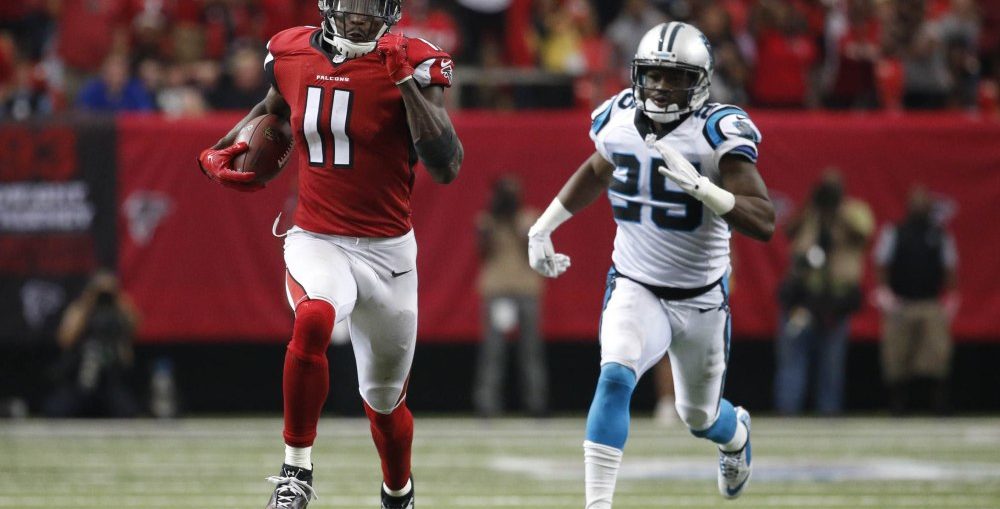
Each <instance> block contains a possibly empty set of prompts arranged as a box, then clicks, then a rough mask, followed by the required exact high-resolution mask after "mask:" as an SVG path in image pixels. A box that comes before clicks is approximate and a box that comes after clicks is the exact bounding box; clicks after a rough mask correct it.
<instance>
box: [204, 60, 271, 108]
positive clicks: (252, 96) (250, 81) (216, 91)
mask: <svg viewBox="0 0 1000 509" xmlns="http://www.w3.org/2000/svg"><path fill="white" fill-rule="evenodd" d="M263 61H264V55H262V54H261V53H260V52H259V51H257V50H255V49H253V48H252V47H250V46H244V47H241V48H238V49H236V50H235V51H233V53H232V54H231V55H230V56H229V59H228V61H227V62H226V72H225V74H223V76H222V78H221V79H219V80H218V82H217V83H216V84H215V86H214V88H212V89H211V90H210V91H209V92H208V94H207V96H208V103H209V104H210V105H211V107H212V108H213V109H216V110H249V109H250V108H253V107H254V106H255V105H256V104H257V103H258V102H260V98H261V97H264V96H265V95H267V91H268V89H269V88H270V87H271V84H270V83H266V82H265V80H264V66H263V65H261V62H263Z"/></svg>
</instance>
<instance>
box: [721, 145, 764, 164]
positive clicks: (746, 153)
mask: <svg viewBox="0 0 1000 509" xmlns="http://www.w3.org/2000/svg"><path fill="white" fill-rule="evenodd" d="M728 154H735V155H740V156H743V157H746V158H747V159H749V160H750V162H751V163H756V162H757V151H756V150H754V149H752V148H750V147H748V146H746V145H740V146H739V147H736V148H734V149H732V150H730V151H729V152H726V155H728Z"/></svg>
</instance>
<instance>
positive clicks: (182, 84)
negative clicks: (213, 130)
mask: <svg viewBox="0 0 1000 509" xmlns="http://www.w3.org/2000/svg"><path fill="white" fill-rule="evenodd" d="M218 74H219V72H218V66H217V65H215V63H214V62H211V61H207V60H206V61H203V62H198V63H193V64H172V65H169V66H167V67H166V68H165V69H164V73H163V75H164V77H163V85H162V86H161V87H160V88H159V89H158V90H157V95H156V103H157V105H158V106H159V108H160V110H162V111H163V112H164V113H165V114H166V115H169V116H172V117H187V116H197V115H201V114H202V113H204V112H205V111H207V110H208V102H207V101H206V100H205V94H204V91H205V90H211V89H212V88H213V87H214V86H215V84H216V83H217V82H218V79H219V77H218Z"/></svg>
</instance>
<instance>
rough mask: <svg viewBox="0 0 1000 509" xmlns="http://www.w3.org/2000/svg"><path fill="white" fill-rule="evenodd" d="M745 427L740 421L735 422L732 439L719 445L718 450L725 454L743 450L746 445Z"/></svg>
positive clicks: (746, 434)
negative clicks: (734, 431)
mask: <svg viewBox="0 0 1000 509" xmlns="http://www.w3.org/2000/svg"><path fill="white" fill-rule="evenodd" d="M748 435H749V434H748V433H747V427H746V425H745V424H743V423H742V422H740V421H736V433H734V434H733V439H732V440H730V441H729V442H726V443H724V444H720V445H719V449H722V450H723V451H725V452H736V451H738V450H740V449H742V448H743V446H744V445H746V444H747V436H748Z"/></svg>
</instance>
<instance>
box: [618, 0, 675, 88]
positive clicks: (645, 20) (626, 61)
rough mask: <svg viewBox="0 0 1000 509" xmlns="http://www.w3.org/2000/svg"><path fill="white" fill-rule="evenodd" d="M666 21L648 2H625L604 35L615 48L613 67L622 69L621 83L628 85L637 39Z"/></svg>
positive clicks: (633, 0) (626, 0)
mask: <svg viewBox="0 0 1000 509" xmlns="http://www.w3.org/2000/svg"><path fill="white" fill-rule="evenodd" d="M664 21H667V18H666V16H664V15H663V13H662V12H660V11H659V10H657V9H656V8H655V7H653V5H652V4H651V3H650V2H649V0H625V5H624V6H623V7H622V10H621V13H619V14H618V17H616V18H615V19H614V20H613V21H612V22H611V24H610V25H608V28H607V29H606V30H605V32H604V34H605V37H607V38H608V40H610V41H611V44H612V45H614V47H615V55H616V58H617V61H616V62H615V63H614V66H615V67H616V68H619V69H623V71H622V72H623V74H622V82H623V83H630V82H631V80H632V76H631V74H630V72H631V71H630V70H629V69H630V68H631V64H632V57H634V56H635V48H637V47H638V46H639V39H641V38H642V35H643V34H645V33H646V32H648V31H649V29H651V28H653V27H654V26H656V25H657V24H659V23H663V22H664Z"/></svg>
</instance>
